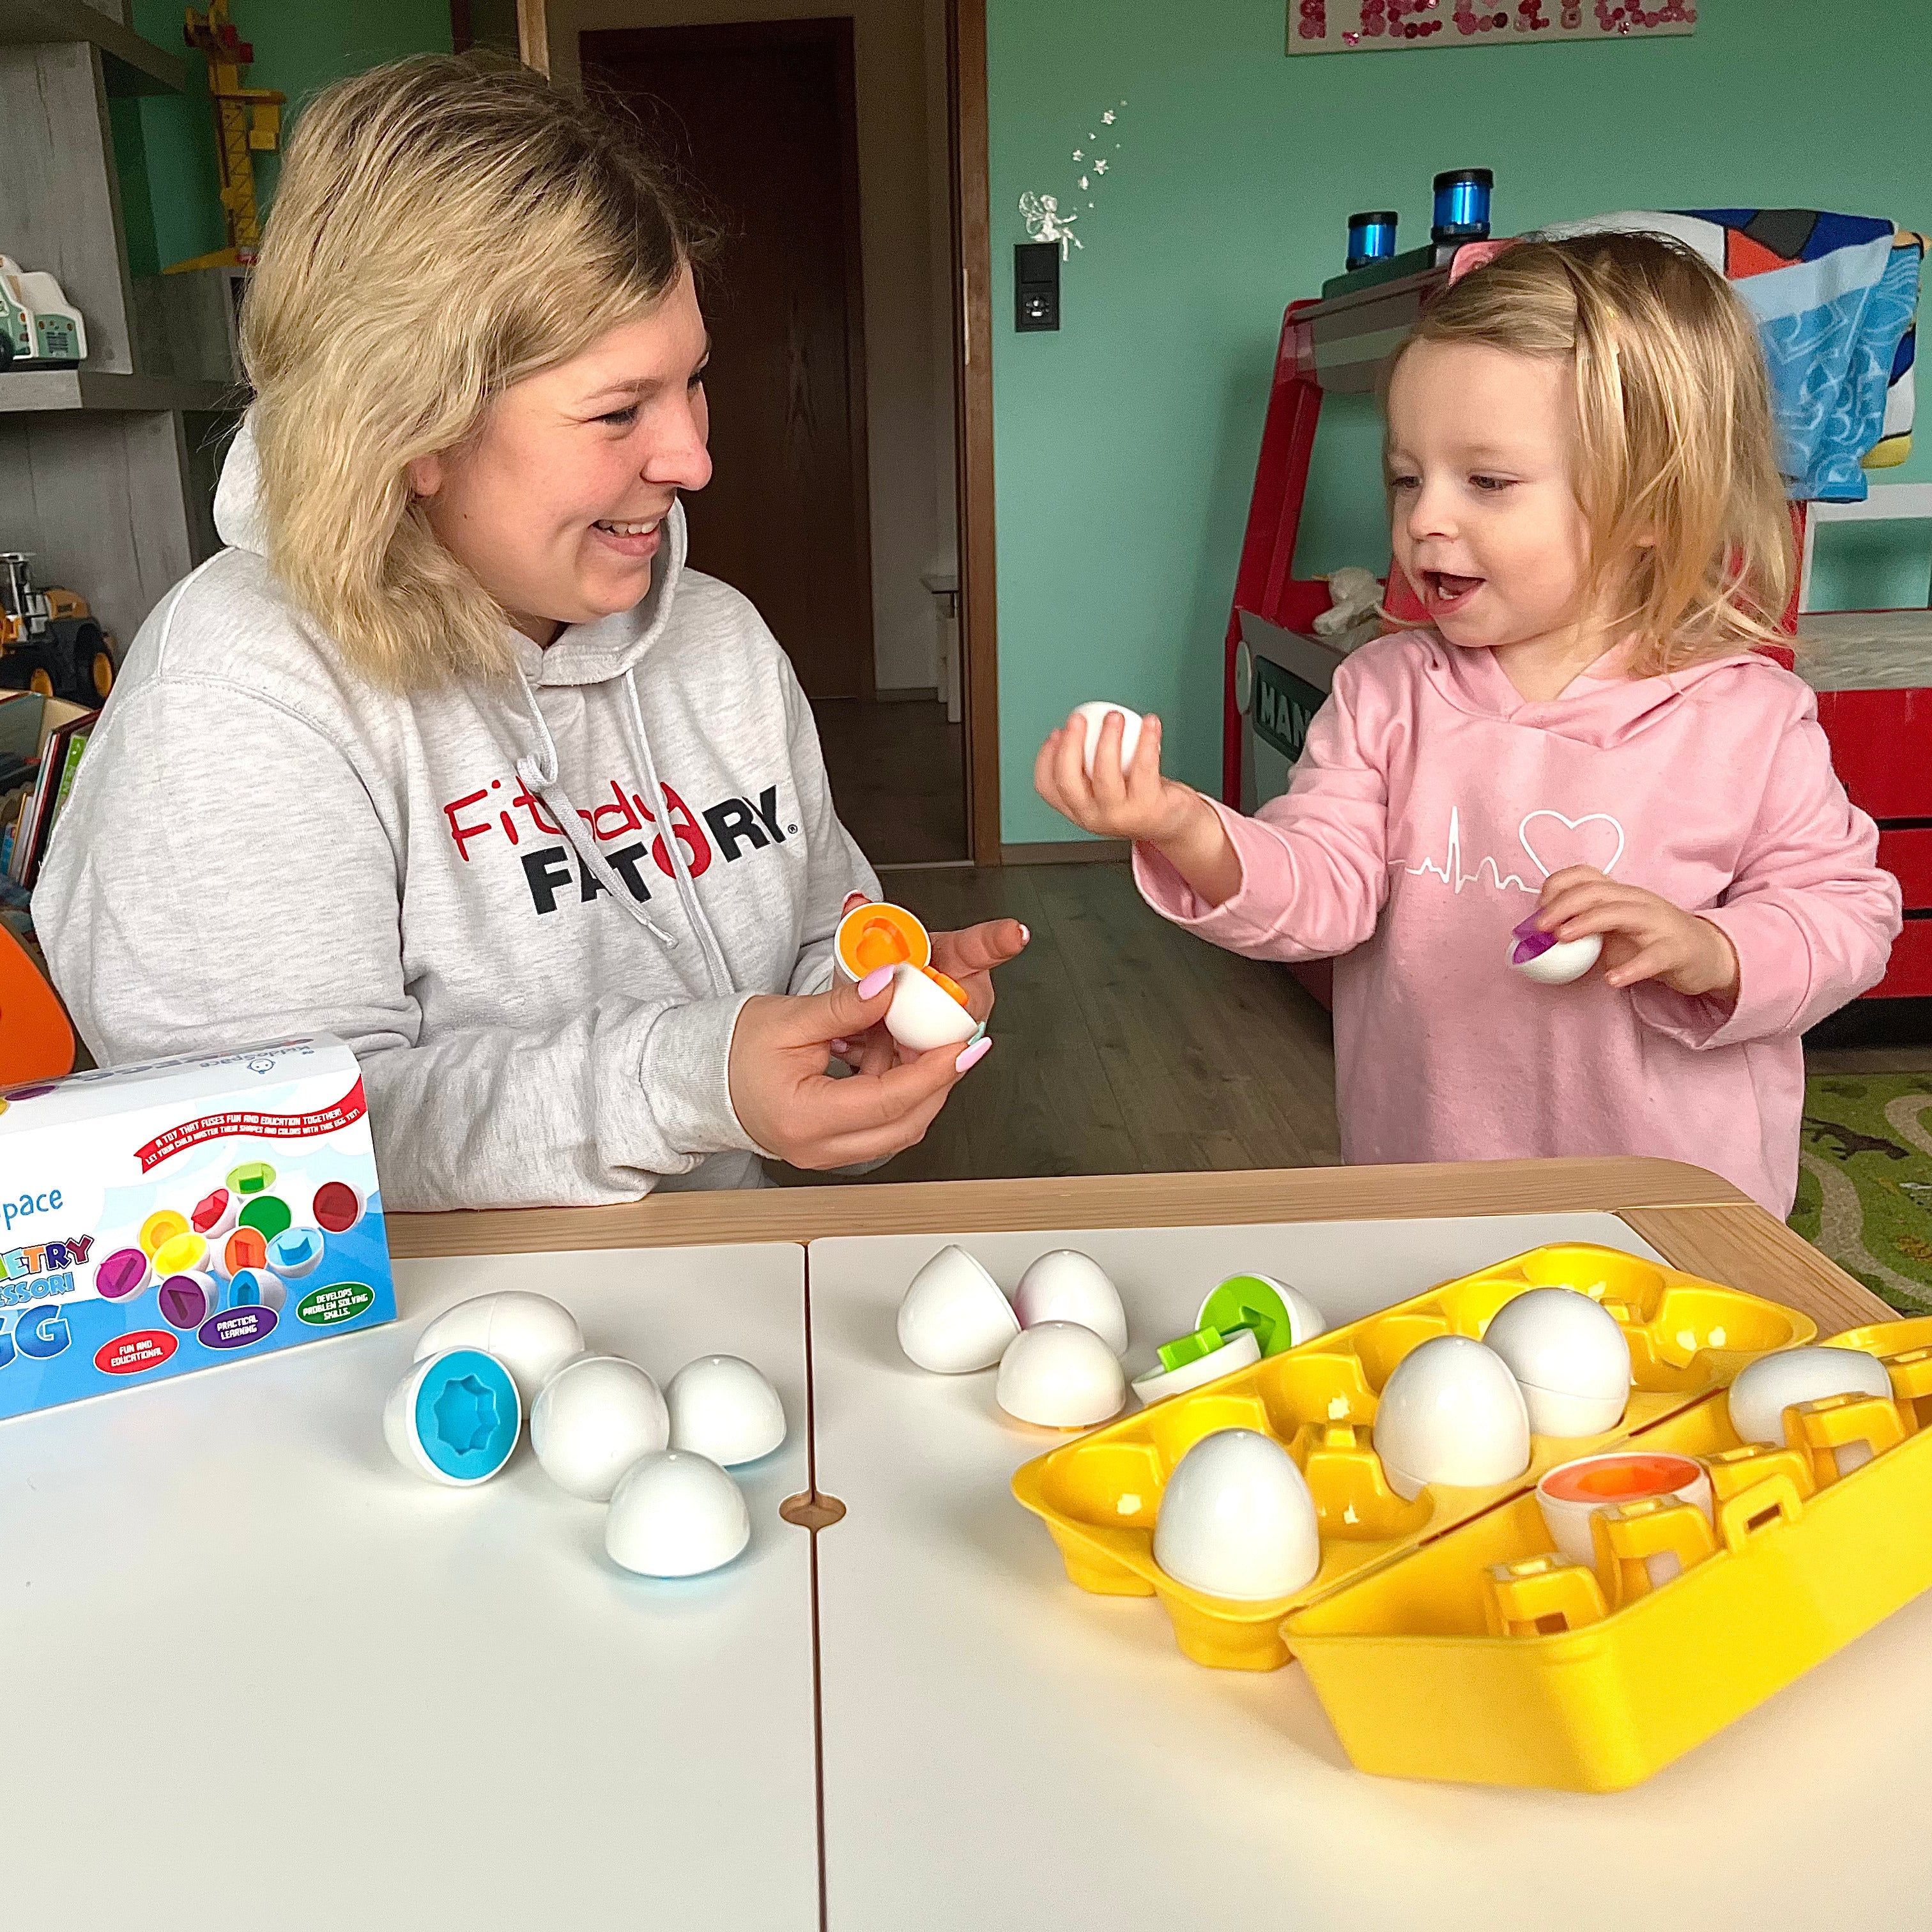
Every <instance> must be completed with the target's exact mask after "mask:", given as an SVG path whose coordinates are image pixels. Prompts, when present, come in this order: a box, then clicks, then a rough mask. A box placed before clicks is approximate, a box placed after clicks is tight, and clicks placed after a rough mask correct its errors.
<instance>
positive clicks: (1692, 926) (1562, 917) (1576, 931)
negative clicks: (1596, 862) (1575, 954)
mask: <svg viewBox="0 0 1932 1932" xmlns="http://www.w3.org/2000/svg"><path fill="white" fill-rule="evenodd" d="M1536 922H1537V925H1538V926H1539V927H1540V928H1541V929H1542V930H1543V931H1544V932H1548V933H1553V934H1554V935H1556V938H1558V939H1559V940H1571V939H1583V938H1587V937H1588V936H1589V935H1590V934H1592V933H1593V932H1595V933H1601V935H1603V940H1604V959H1603V964H1604V983H1606V984H1607V985H1608V986H1636V985H1637V984H1638V983H1639V982H1640V981H1642V980H1662V981H1663V982H1664V984H1665V985H1666V986H1668V987H1670V989H1671V990H1672V991H1673V992H1678V993H1682V994H1684V995H1686V996H1687V997H1688V998H1691V999H1700V998H1705V997H1706V996H1709V998H1713V999H1718V1000H1726V1001H1736V998H1737V997H1738V956H1737V953H1736V949H1735V948H1734V947H1733V946H1732V944H1731V942H1730V940H1729V939H1728V938H1726V937H1725V935H1724V932H1723V930H1722V929H1721V928H1720V927H1718V926H1713V925H1712V923H1711V922H1710V921H1709V919H1700V918H1698V917H1697V915H1696V914H1694V913H1688V912H1685V911H1684V910H1682V908H1681V907H1677V906H1674V905H1673V904H1671V903H1670V901H1669V900H1668V899H1664V898H1658V895H1656V893H1655V892H1646V891H1644V890H1643V888H1642V887H1641V886H1626V885H1621V884H1619V883H1618V882H1617V880H1615V879H1612V878H1609V877H1606V876H1605V875H1604V874H1603V873H1601V872H1600V871H1598V870H1597V869H1596V868H1595V866H1593V865H1567V866H1565V868H1564V869H1563V870H1562V871H1560V872H1553V873H1552V874H1550V877H1548V878H1547V879H1545V880H1544V882H1543V898H1542V901H1541V904H1539V905H1538V908H1537V914H1536Z"/></svg>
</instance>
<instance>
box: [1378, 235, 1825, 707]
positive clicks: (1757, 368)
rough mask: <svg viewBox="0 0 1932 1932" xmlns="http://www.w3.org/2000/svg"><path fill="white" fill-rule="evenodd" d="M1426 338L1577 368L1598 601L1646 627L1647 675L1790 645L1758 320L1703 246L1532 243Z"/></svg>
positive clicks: (1448, 308)
mask: <svg viewBox="0 0 1932 1932" xmlns="http://www.w3.org/2000/svg"><path fill="white" fill-rule="evenodd" d="M1418 342H1477V343H1482V344H1487V346H1488V347H1490V348H1493V349H1501V350H1507V351H1508V352H1509V353H1511V354H1513V355H1517V356H1545V357H1549V358H1550V359H1560V360H1562V361H1565V362H1568V363H1569V365H1571V370H1572V371H1573V373H1574V377H1575V379H1576V380H1575V390H1576V398H1577V423H1576V478H1577V496H1578V499H1579V501H1580V502H1581V504H1582V505H1583V513H1584V515H1585V517H1586V520H1587V522H1588V523H1589V532H1590V556H1589V566H1588V571H1587V574H1586V581H1585V584H1584V587H1583V598H1584V607H1586V608H1589V609H1597V608H1601V610H1603V611H1604V613H1605V616H1606V619H1607V622H1608V624H1609V625H1610V626H1612V627H1613V628H1614V630H1615V632H1616V634H1618V635H1619V636H1626V637H1628V636H1634V637H1635V639H1636V643H1635V646H1634V653H1633V658H1632V661H1631V672H1632V673H1633V674H1634V675H1636V676H1652V675H1655V674H1657V673H1661V672H1666V671H1670V670H1679V669H1682V667H1684V666H1685V665H1686V664H1692V663H1694V662H1696V661H1698V660H1700V659H1702V658H1712V657H1719V656H1723V655H1726V654H1727V653H1728V652H1733V651H1736V650H1739V649H1749V648H1751V646H1755V645H1757V644H1760V643H1788V642H1789V641H1790V640H1789V639H1788V638H1787V637H1785V636H1784V633H1783V631H1781V630H1780V629H1779V628H1778V624H1779V620H1780V619H1781V617H1782V616H1783V614H1784V609H1785V606H1786V604H1787V601H1788V598H1789V596H1790V587H1791V571H1792V553H1793V541H1792V527H1791V517H1790V508H1789V506H1788V505H1787V502H1786V500H1785V495H1784V484H1783V483H1782V481H1781V479H1780V478H1779V475H1778V464H1777V459H1776V456H1775V444H1774V440H1773V433H1772V416H1771V393H1770V384H1769V381H1768V380H1767V378H1766V374H1765V368H1764V359H1763V355H1762V354H1761V353H1760V350H1759V348H1758V342H1757V332H1756V331H1755V329H1754V327H1753V326H1752V323H1751V317H1750V316H1749V315H1748V314H1747V313H1746V312H1745V308H1744V305H1742V303H1741V302H1739V300H1738V299H1737V298H1736V296H1734V295H1733V293H1731V291H1730V287H1728V286H1727V284H1726V283H1725V281H1724V278H1723V277H1722V276H1721V275H1718V273H1717V272H1716V271H1715V269H1712V268H1711V267H1710V266H1709V265H1708V264H1707V263H1706V262H1705V261H1704V260H1703V257H1701V256H1699V255H1698V254H1696V253H1694V251H1692V250H1691V249H1689V248H1686V247H1685V246H1684V245H1682V243H1680V242H1676V241H1674V240H1673V239H1670V237H1668V236H1661V235H1634V234H1633V235H1586V236H1576V237H1574V238H1571V239H1568V240H1565V241H1557V242H1519V243H1517V244H1516V245H1514V246H1512V247H1511V248H1508V249H1505V251H1503V253H1502V254H1500V255H1499V256H1498V257H1496V259H1495V260H1493V261H1491V262H1489V263H1485V264H1484V266H1482V267H1481V268H1479V269H1475V270H1474V271H1472V272H1471V273H1470V274H1469V275H1466V276H1464V277H1463V279H1462V280H1461V281H1459V282H1457V283H1455V284H1453V285H1452V286H1451V287H1449V288H1448V289H1447V290H1445V291H1444V293H1442V296H1440V297H1439V299H1437V300H1436V302H1434V303H1433V304H1432V305H1430V307H1429V308H1427V309H1425V310H1424V311H1423V314H1422V316H1421V319H1420V320H1418V322H1417V323H1416V325H1415V328H1414V329H1413V330H1412V332H1411V333H1410V335H1409V341H1408V342H1406V343H1405V344H1403V353H1406V351H1407V350H1408V349H1409V347H1410V346H1411V345H1412V344H1415V343H1418ZM1397 360H1400V356H1398V357H1397Z"/></svg>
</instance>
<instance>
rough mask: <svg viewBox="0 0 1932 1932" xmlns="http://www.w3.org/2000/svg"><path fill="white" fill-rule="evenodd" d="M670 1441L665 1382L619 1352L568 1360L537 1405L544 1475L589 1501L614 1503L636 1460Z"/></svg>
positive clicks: (534, 1423) (537, 1443) (534, 1438)
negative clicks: (616, 1491) (662, 1389)
mask: <svg viewBox="0 0 1932 1932" xmlns="http://www.w3.org/2000/svg"><path fill="white" fill-rule="evenodd" d="M669 1445H670V1411H669V1409H667V1407H666V1406H665V1403H664V1397H663V1396H662V1395H661V1394H660V1393H659V1392H658V1385H657V1384H656V1383H655V1382H652V1379H650V1377H649V1376H647V1375H646V1374H645V1373H644V1372H643V1370H642V1369H640V1368H639V1367H637V1364H636V1363H635V1362H627V1361H623V1360H622V1358H620V1357H618V1356H616V1355H579V1356H577V1358H576V1359H575V1360H574V1361H568V1362H565V1364H564V1365H563V1367H562V1368H560V1369H559V1370H557V1372H556V1374H555V1375H553V1376H551V1377H550V1380H549V1381H548V1382H545V1383H544V1385H543V1392H542V1393H541V1394H540V1395H539V1396H538V1397H537V1399H536V1401H535V1403H534V1404H533V1405H532V1408H531V1409H530V1447H531V1448H532V1449H534V1450H535V1451H536V1457H537V1460H538V1463H541V1465H542V1466H543V1472H544V1475H547V1477H549V1478H550V1481H552V1482H553V1483H555V1484H556V1485H557V1486H558V1487H559V1488H561V1489H565V1490H568V1491H569V1492H570V1493H571V1495H572V1496H581V1497H583V1499H584V1501H585V1502H592V1503H604V1502H609V1501H610V1492H611V1491H612V1490H614V1489H615V1488H616V1487H617V1478H619V1476H621V1475H622V1474H623V1473H624V1472H625V1470H626V1469H628V1468H629V1467H630V1466H631V1464H632V1463H634V1462H636V1461H637V1459H638V1458H639V1457H640V1456H648V1455H649V1454H651V1453H652V1451H654V1450H658V1449H663V1448H667V1447H668V1446H669Z"/></svg>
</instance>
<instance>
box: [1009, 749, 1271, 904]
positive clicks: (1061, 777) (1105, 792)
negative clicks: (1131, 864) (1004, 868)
mask: <svg viewBox="0 0 1932 1932" xmlns="http://www.w3.org/2000/svg"><path fill="white" fill-rule="evenodd" d="M1126 732H1127V721H1126V719H1125V718H1123V717H1122V716H1121V714H1120V713H1119V712H1118V711H1110V712H1108V714H1107V715H1106V717H1104V718H1102V719H1101V721H1100V736H1099V738H1098V739H1097V741H1096V742H1095V744H1094V775H1093V776H1092V777H1091V778H1089V777H1088V775H1087V768H1086V758H1085V753H1086V748H1087V721H1086V719H1085V718H1082V716H1081V715H1080V714H1079V712H1077V711H1076V712H1074V714H1073V715H1072V716H1071V717H1070V718H1068V719H1067V722H1066V723H1065V724H1063V725H1061V727H1060V729H1059V730H1057V731H1055V732H1054V733H1052V734H1051V735H1050V736H1049V737H1048V739H1047V741H1046V743H1045V744H1043V745H1041V747H1040V756H1039V757H1037V758H1036V759H1035V760H1034V767H1033V782H1034V790H1037V792H1038V793H1040V796H1041V797H1042V798H1043V799H1046V802H1047V803H1048V804H1049V805H1052V807H1053V808H1054V810H1055V811H1057V812H1058V813H1059V814H1061V817H1064V818H1070V819H1072V820H1073V822H1074V823H1075V824H1076V825H1077V826H1079V827H1080V829H1082V831H1083V832H1098V833H1099V834H1100V836H1101V837H1102V838H1132V839H1136V840H1138V841H1140V842H1142V843H1143V844H1148V845H1151V846H1153V847H1155V849H1156V850H1158V851H1159V852H1160V855H1161V856H1162V857H1163V858H1164V859H1166V861H1167V862H1168V863H1169V865H1172V867H1173V868H1174V869H1175V871H1177V872H1178V873H1179V874H1181V877H1183V878H1184V879H1185V880H1187V883H1188V884H1189V886H1190V887H1192V888H1193V891H1194V892H1196V895H1198V896H1199V897H1200V898H1203V899H1205V900H1206V901H1207V902H1208V904H1210V905H1220V904H1223V903H1224V902H1225V901H1227V900H1229V899H1230V898H1232V897H1233V896H1234V895H1235V893H1236V892H1239V891H1240V890H1241V859H1240V857H1239V856H1238V854H1237V853H1236V852H1235V846H1234V841H1233V840H1232V839H1231V838H1229V836H1228V831H1227V828H1226V826H1224V825H1223V823H1221V819H1220V814H1219V813H1218V812H1217V811H1215V809H1214V807H1213V806H1212V805H1210V804H1209V803H1208V801H1207V800H1206V799H1205V798H1203V797H1202V796H1201V794H1200V793H1199V792H1198V791H1196V790H1195V789H1194V787H1193V786H1192V785H1184V784H1181V783H1180V782H1179V781H1178V780H1177V779H1174V778H1163V776H1162V775H1161V769H1160V736H1161V732H1160V719H1159V718H1157V717H1155V716H1154V714H1153V712H1148V715H1147V716H1146V717H1145V718H1142V721H1141V738H1140V742H1139V744H1138V745H1136V746H1135V747H1134V755H1133V759H1132V760H1131V761H1130V763H1128V764H1127V766H1126V767H1125V768H1124V769H1123V767H1122V766H1121V739H1122V738H1123V737H1124V736H1125V734H1126Z"/></svg>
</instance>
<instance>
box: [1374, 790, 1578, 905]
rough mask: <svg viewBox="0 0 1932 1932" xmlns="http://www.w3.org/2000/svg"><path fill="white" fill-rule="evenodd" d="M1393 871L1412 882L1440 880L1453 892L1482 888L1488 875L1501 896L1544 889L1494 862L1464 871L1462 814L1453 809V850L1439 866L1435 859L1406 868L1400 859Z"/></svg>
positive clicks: (1394, 864) (1490, 861)
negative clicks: (1507, 890) (1512, 891)
mask: <svg viewBox="0 0 1932 1932" xmlns="http://www.w3.org/2000/svg"><path fill="white" fill-rule="evenodd" d="M1389 867H1390V869H1391V871H1398V872H1406V873H1407V874H1408V875H1409V877H1411V878H1412V879H1420V878H1424V877H1430V878H1436V879H1440V880H1442V883H1444V884H1445V886H1448V888H1449V889H1450V890H1451V892H1461V891H1462V889H1463V887H1464V886H1475V885H1480V884H1481V883H1482V880H1483V875H1484V873H1486V872H1487V874H1489V877H1490V886H1491V887H1492V888H1493V889H1494V890H1496V891H1497V892H1501V891H1502V890H1503V889H1505V887H1507V886H1514V888H1515V889H1516V890H1517V891H1518V892H1532V893H1534V892H1539V891H1541V886H1540V885H1538V886H1532V885H1530V884H1529V883H1526V881H1525V880H1523V879H1520V878H1519V877H1517V874H1515V873H1514V872H1505V871H1503V870H1502V868H1500V867H1499V865H1497V863H1496V861H1495V859H1484V860H1483V862H1481V864H1480V865H1478V866H1477V868H1476V869H1475V871H1473V872H1466V871H1463V814H1462V813H1461V811H1460V810H1459V809H1458V808H1457V807H1455V806H1454V805H1451V807H1450V808H1449V849H1448V851H1446V852H1445V853H1444V854H1443V856H1442V863H1441V864H1440V865H1438V864H1437V863H1436V861H1435V860H1434V859H1424V860H1423V862H1421V865H1405V864H1404V863H1403V861H1402V860H1401V859H1391V860H1390V861H1389Z"/></svg>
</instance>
